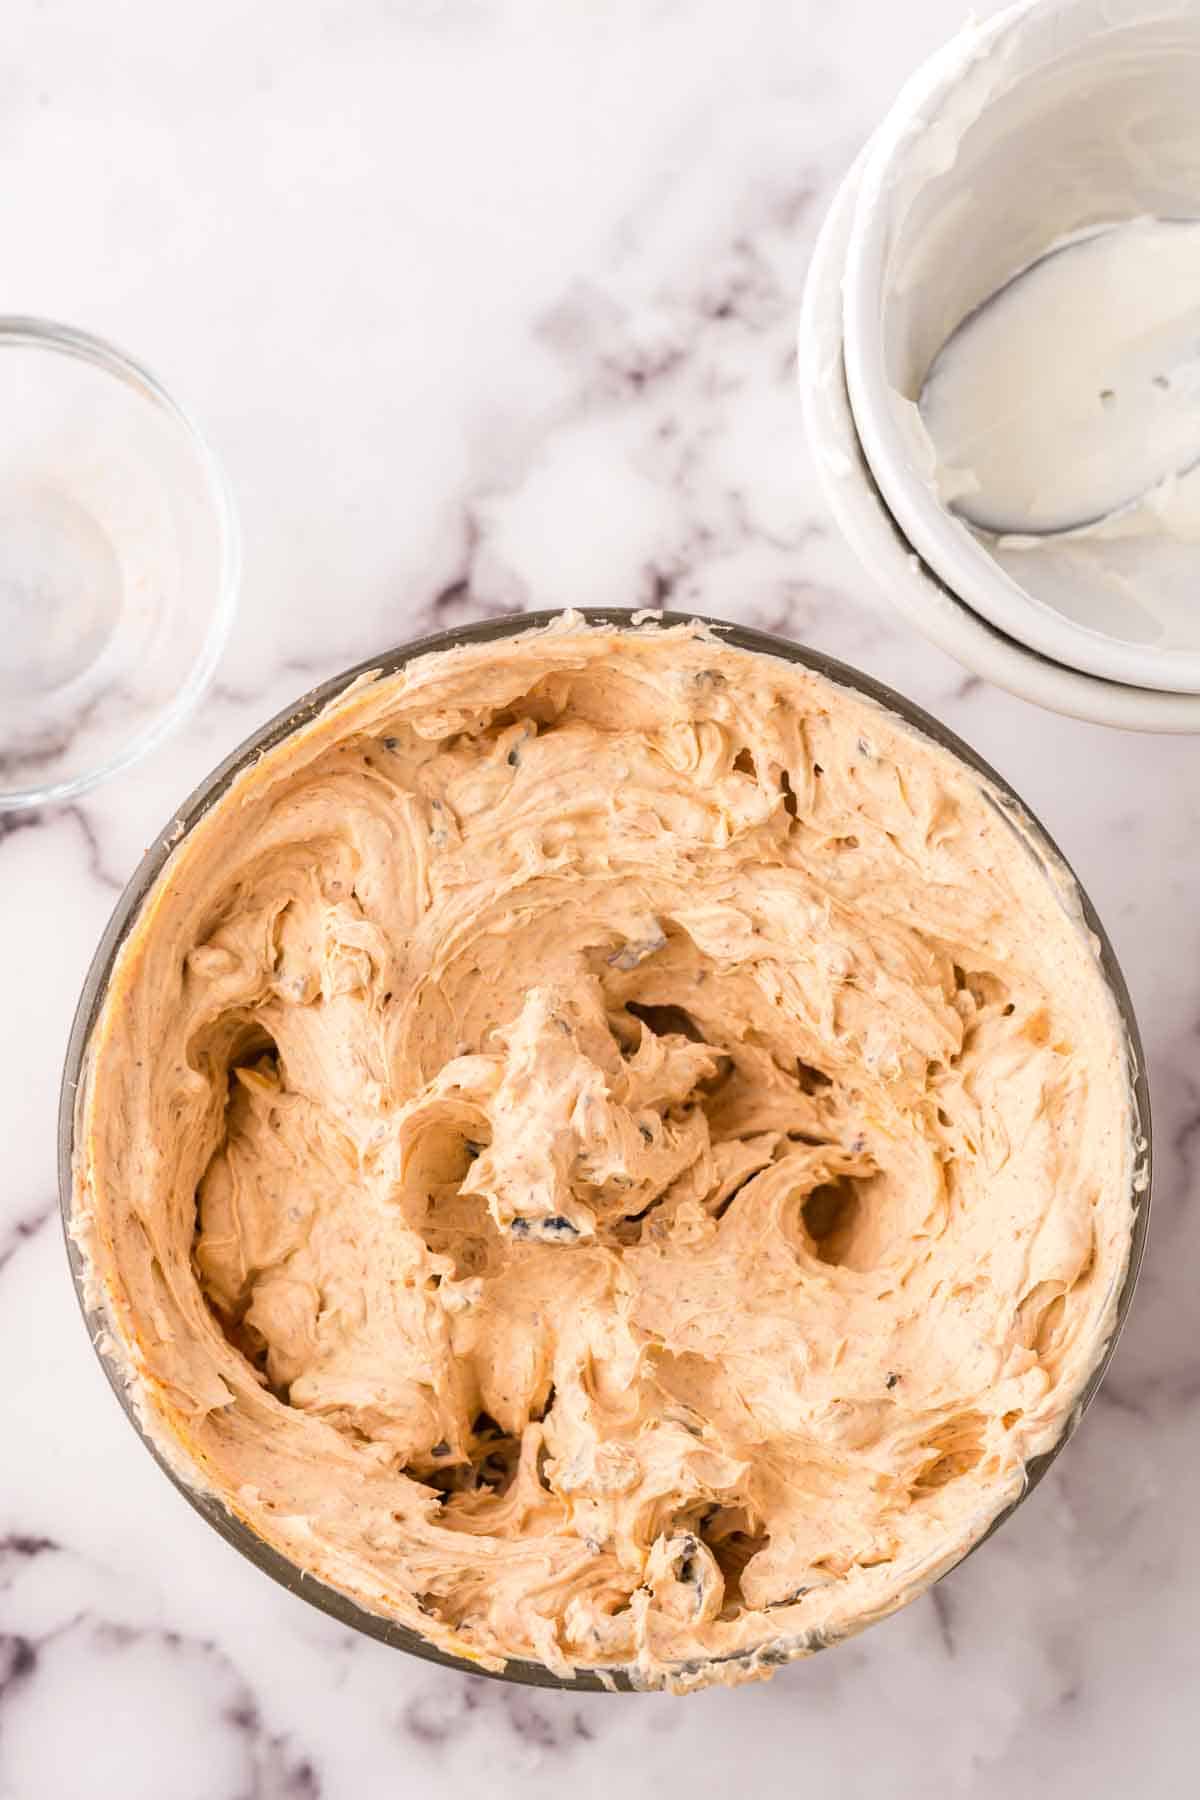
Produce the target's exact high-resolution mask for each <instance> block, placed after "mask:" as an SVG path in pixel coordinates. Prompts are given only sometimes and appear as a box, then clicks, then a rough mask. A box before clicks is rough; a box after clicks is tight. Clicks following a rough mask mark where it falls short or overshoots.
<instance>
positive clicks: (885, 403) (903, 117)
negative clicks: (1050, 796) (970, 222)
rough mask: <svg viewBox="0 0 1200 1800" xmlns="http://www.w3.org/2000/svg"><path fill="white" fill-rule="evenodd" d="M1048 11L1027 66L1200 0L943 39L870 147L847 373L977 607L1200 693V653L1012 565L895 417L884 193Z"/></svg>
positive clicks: (1064, 645)
mask: <svg viewBox="0 0 1200 1800" xmlns="http://www.w3.org/2000/svg"><path fill="white" fill-rule="evenodd" d="M1033 15H1043V17H1042V20H1041V26H1042V35H1041V37H1040V38H1039V41H1038V54H1037V55H1036V56H1035V57H1034V58H1033V59H1031V60H1030V62H1029V63H1028V64H1027V67H1028V69H1029V70H1030V71H1033V70H1034V69H1036V68H1038V67H1042V66H1045V64H1046V63H1047V62H1049V61H1051V60H1053V61H1058V60H1059V59H1060V58H1062V57H1063V56H1064V55H1066V54H1067V53H1069V52H1070V51H1071V50H1075V49H1082V48H1083V47H1085V46H1086V45H1087V43H1088V42H1089V41H1090V40H1092V39H1093V38H1094V35H1095V32H1096V30H1097V29H1098V28H1099V27H1100V26H1101V25H1103V26H1105V27H1107V28H1110V29H1126V28H1135V27H1136V26H1137V25H1139V24H1145V25H1149V24H1151V23H1152V22H1155V21H1159V22H1161V21H1164V20H1168V19H1171V18H1179V17H1185V18H1192V17H1194V18H1195V19H1196V22H1197V44H1198V46H1200V0H1019V3H1018V4H1017V5H1015V6H1012V7H1010V8H1008V9H1007V10H1006V11H1004V12H1002V13H1000V14H998V15H997V16H996V17H995V18H993V19H990V20H988V21H987V22H986V23H984V24H983V25H982V26H972V27H969V28H968V29H967V30H966V31H965V32H964V33H961V34H959V35H958V36H956V37H955V38H953V39H951V40H950V42H949V43H947V44H945V45H944V46H943V47H942V48H941V49H940V50H939V51H937V52H935V54H934V55H933V56H932V57H930V58H929V60H928V61H927V62H926V63H924V64H923V65H922V67H921V68H919V69H918V70H917V71H916V73H915V74H914V75H913V76H912V77H911V78H910V80H909V81H908V83H907V84H906V85H905V87H904V88H903V89H902V90H901V93H900V95H899V97H898V98H897V100H896V101H895V103H894V105H893V107H892V108H891V110H890V112H889V113H888V115H887V117H886V118H885V119H884V121H883V123H882V124H881V126H880V127H879V129H878V131H877V132H876V133H875V135H874V137H873V138H872V139H871V141H870V143H869V144H868V145H867V147H866V150H865V151H864V154H863V158H862V166H861V171H860V186H859V192H858V199H857V204H856V206H855V209H854V215H853V219H852V223H851V226H850V231H849V236H848V243H847V248H846V258H845V270H844V280H843V316H844V354H845V373H846V383H847V388H848V391H849V396H850V404H851V407H852V410H853V416H854V421H855V426H856V429H857V433H858V437H859V440H860V442H861V445H862V448H863V452H864V454H865V456H866V459H867V462H868V464H869V466H870V469H871V473H872V476H873V477H874V479H875V481H876V482H877V484H878V486H879V489H880V491H881V493H882V495H883V498H884V500H885V501H886V503H887V506H888V508H889V509H890V511H891V513H892V515H893V516H894V517H895V519H896V520H897V521H898V523H899V525H900V527H901V529H902V530H903V532H904V534H905V536H906V538H907V539H908V540H909V541H910V542H911V544H912V545H913V547H914V548H915V549H916V550H917V551H918V552H919V554H920V555H921V557H922V558H923V559H924V561H925V562H926V563H927V564H928V565H929V566H930V568H931V569H933V570H935V571H936V573H937V575H938V576H939V577H940V578H941V579H942V580H943V581H944V582H945V583H946V584H947V585H948V586H949V588H950V589H951V590H952V591H953V593H954V594H956V595H957V596H959V597H960V599H961V600H962V601H963V602H964V603H965V604H966V605H967V606H968V607H969V608H970V609H971V610H972V611H973V612H974V613H976V614H977V615H978V616H979V617H980V618H982V619H987V620H989V621H990V622H991V623H992V625H994V626H996V627H998V628H1000V629H1001V630H1002V631H1004V632H1005V633H1006V634H1008V635H1009V636H1010V637H1015V638H1018V639H1019V640H1020V642H1021V643H1023V644H1025V645H1027V646H1028V647H1030V648H1031V649H1032V650H1035V651H1037V652H1039V653H1040V654H1041V655H1043V656H1045V657H1048V658H1050V659H1051V660H1052V661H1054V662H1056V663H1058V664H1060V665H1061V666H1062V667H1064V668H1065V669H1070V670H1073V671H1075V672H1077V673H1081V674H1085V675H1090V676H1095V677H1100V678H1103V679H1107V680H1109V681H1112V682H1117V683H1121V684H1124V685H1126V686H1133V687H1138V688H1142V689H1143V690H1147V691H1154V692H1171V693H1176V694H1178V693H1180V692H1184V693H1187V694H1200V652H1196V651H1183V650H1178V651H1172V650H1161V649H1155V648H1153V647H1151V646H1145V645H1136V644H1130V643H1125V642H1122V641H1121V640H1120V639H1118V638H1115V637H1110V636H1108V635H1107V634H1106V633H1104V632H1101V631H1097V630H1093V629H1091V628H1090V627H1088V626H1086V625H1082V624H1078V623H1076V622H1074V621H1072V620H1070V619H1068V618H1067V617H1066V616H1065V615H1064V614H1063V613H1060V612H1058V611H1057V610H1056V609H1055V608H1053V607H1052V606H1050V605H1048V604H1046V603H1045V602H1044V601H1041V600H1039V599H1037V598H1035V597H1034V596H1033V595H1031V594H1030V593H1028V592H1027V591H1026V590H1025V589H1024V588H1022V587H1021V586H1020V585H1019V584H1018V583H1017V582H1016V581H1015V580H1013V578H1012V577H1011V576H1009V575H1008V574H1007V573H1006V572H1005V571H1004V570H1003V569H1002V568H1001V567H1000V566H999V564H998V563H997V562H995V560H994V559H993V558H992V557H991V556H990V555H989V554H988V551H987V550H986V549H985V548H984V546H983V545H982V544H981V543H980V542H979V541H978V540H977V539H976V538H975V537H974V536H973V535H972V533H971V532H970V531H969V530H968V528H967V527H966V526H965V525H964V524H963V523H961V522H960V521H959V520H957V519H955V518H954V517H953V516H952V515H950V514H949V513H947V511H946V510H945V508H944V507H943V506H942V505H941V504H940V503H939V501H938V499H937V497H936V495H935V494H934V493H933V491H932V490H931V488H930V486H929V484H928V481H927V478H926V477H925V476H924V475H923V474H922V473H921V471H920V470H919V469H918V468H917V467H916V466H915V465H914V462H913V459H912V454H911V449H910V446H909V443H908V441H907V439H906V437H905V434H904V432H903V430H902V428H901V426H900V424H899V422H898V420H897V417H896V413H895V410H894V396H893V392H892V388H891V384H890V382H889V379H888V372H887V369H886V367H885V361H884V347H883V335H882V331H881V328H880V320H881V300H882V296H883V293H884V284H885V278H886V271H887V255H888V225H889V218H888V208H887V206H886V204H885V203H884V202H885V197H886V195H887V193H888V191H889V190H890V189H891V187H892V184H893V182H894V179H895V174H896V170H897V168H898V166H899V164H900V159H901V158H902V157H903V156H904V155H905V154H906V153H907V151H908V150H909V149H910V148H911V145H912V143H913V141H914V139H915V138H916V137H918V136H919V135H920V134H921V133H923V132H926V131H930V130H935V129H936V128H937V124H938V122H939V119H940V117H941V114H942V112H943V109H944V107H945V105H946V103H947V102H948V101H949V100H950V99H951V98H952V96H953V95H954V94H955V92H956V90H957V89H958V87H959V86H960V84H961V82H962V81H963V78H964V76H966V75H967V74H968V73H969V72H970V71H971V70H972V69H975V68H977V67H978V66H979V65H980V63H981V62H982V61H983V60H984V59H985V58H987V57H988V56H990V55H993V54H994V53H995V52H996V51H997V50H998V49H999V48H1000V47H1001V45H1002V44H1003V42H1004V41H1005V40H1006V39H1008V38H1010V37H1015V34H1016V33H1018V32H1019V31H1020V30H1021V28H1022V27H1024V26H1025V25H1026V24H1027V22H1028V21H1030V19H1031V17H1032V16H1033Z"/></svg>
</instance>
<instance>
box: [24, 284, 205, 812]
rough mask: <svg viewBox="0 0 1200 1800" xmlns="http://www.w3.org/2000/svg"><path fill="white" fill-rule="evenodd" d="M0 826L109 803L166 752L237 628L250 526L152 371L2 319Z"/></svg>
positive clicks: (87, 342) (73, 336)
mask: <svg viewBox="0 0 1200 1800" xmlns="http://www.w3.org/2000/svg"><path fill="white" fill-rule="evenodd" d="M0 421H2V424H0V811H3V810H9V809H15V808H18V807H28V806H40V805H44V804H45V803H47V802H49V801H54V800H63V799H67V798H69V797H71V796H73V795H76V794H80V793H83V792H84V791H85V790H86V789H87V788H90V787H94V786H95V784H96V783H97V782H99V781H103V780H104V779H105V777H106V776H109V775H112V774H114V773H115V772H116V771H117V770H118V769H123V768H126V767H128V765H129V764H130V763H132V762H134V761H136V759H137V758H138V757H140V756H143V755H144V754H145V752H146V751H147V750H150V749H151V748H153V746H154V745H155V744H157V743H159V742H160V741H161V740H162V739H163V738H164V737H165V736H166V734H167V733H168V732H169V731H170V730H172V729H173V728H174V726H176V725H178V724H179V722H180V721H181V720H182V719H183V718H185V717H186V715H187V714H188V713H189V712H190V711H191V709H192V707H193V706H194V705H195V704H196V701H197V700H198V699H199V697H200V695H201V693H202V692H203V690H204V688H205V686H206V685H207V683H208V681H209V679H210V677H211V675H212V672H213V670H214V668H215V667H216V663H217V659H218V657H219V656H220V653H221V650H222V648H223V647H224V644H225V640H226V638H227V637H228V635H229V628H230V625H231V624H232V621H233V614H234V608H235V605H236V600H237V589H238V572H239V566H240V553H239V540H238V525H237V513H236V511H235V508H234V503H233V496H232V493H231V491H230V488H229V483H228V480H227V478H226V476H225V472H224V470H223V469H222V467H221V465H220V463H219V462H218V461H217V459H216V457H215V456H214V454H213V452H212V451H211V450H210V449H209V447H208V445H207V444H206V442H205V441H204V439H203V437H202V436H201V435H200V432H199V431H198V430H197V428H196V426H195V425H194V424H193V423H192V421H191V419H190V418H189V417H188V415H187V414H186V413H185V412H184V411H183V410H182V408H181V407H180V406H179V405H178V403H177V402H176V401H175V400H173V399H172V398H171V396H170V394H168V393H167V391H166V389H165V388H164V387H162V385H161V384H160V383H159V382H158V381H157V380H156V379H155V377H154V376H153V375H151V374H150V373H149V371H148V370H146V369H144V368H142V367H141V366H140V364H138V363H136V362H134V361H133V360H132V358H130V357H128V356H126V355H124V353H123V352H121V351H119V350H117V349H114V347H113V346H112V345H111V344H106V343H104V342H103V341H102V340H101V339H100V338H96V337H91V336H89V335H88V333H86V332H83V331H76V330H75V329H74V328H73V327H71V326H69V325H58V324H55V323H53V322H52V321H51V320H48V319H33V318H22V317H16V316H0Z"/></svg>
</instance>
